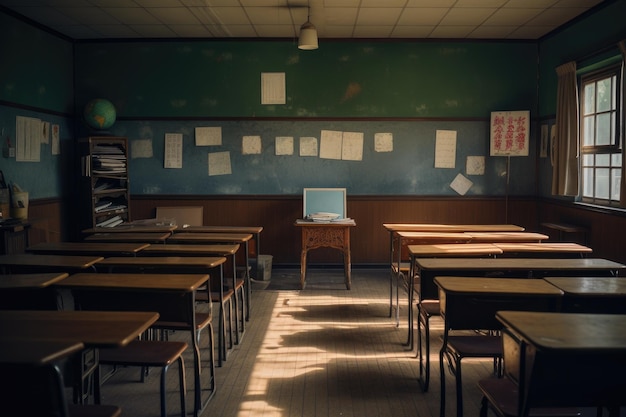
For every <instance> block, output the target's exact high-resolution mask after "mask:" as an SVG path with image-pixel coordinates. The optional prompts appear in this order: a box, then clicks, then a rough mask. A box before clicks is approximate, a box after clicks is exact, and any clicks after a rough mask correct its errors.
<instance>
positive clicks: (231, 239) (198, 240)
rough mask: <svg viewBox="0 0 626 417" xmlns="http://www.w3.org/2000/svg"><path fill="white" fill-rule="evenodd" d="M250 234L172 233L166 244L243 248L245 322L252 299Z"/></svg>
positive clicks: (247, 318) (248, 316) (248, 317)
mask: <svg viewBox="0 0 626 417" xmlns="http://www.w3.org/2000/svg"><path fill="white" fill-rule="evenodd" d="M252 236H253V235H252V233H223V232H222V233H217V232H216V233H201V232H189V233H186V232H185V233H184V232H181V233H174V234H173V235H172V237H170V238H169V239H168V243H179V244H205V245H206V244H213V243H237V244H240V245H242V246H243V248H244V262H245V263H244V269H245V271H244V280H245V284H244V286H245V287H246V320H250V307H251V305H250V300H251V297H252V288H251V283H250V251H249V248H248V242H249V241H250V240H251V239H252Z"/></svg>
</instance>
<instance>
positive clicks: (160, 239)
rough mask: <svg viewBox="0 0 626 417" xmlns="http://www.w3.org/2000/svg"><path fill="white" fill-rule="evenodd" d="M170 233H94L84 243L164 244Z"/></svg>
mask: <svg viewBox="0 0 626 417" xmlns="http://www.w3.org/2000/svg"><path fill="white" fill-rule="evenodd" d="M171 234H172V233H171V232H160V233H159V232H127V233H119V232H114V233H94V234H93V235H89V236H86V237H85V241H86V242H126V243H165V241H166V240H167V238H168V237H170V235H171Z"/></svg>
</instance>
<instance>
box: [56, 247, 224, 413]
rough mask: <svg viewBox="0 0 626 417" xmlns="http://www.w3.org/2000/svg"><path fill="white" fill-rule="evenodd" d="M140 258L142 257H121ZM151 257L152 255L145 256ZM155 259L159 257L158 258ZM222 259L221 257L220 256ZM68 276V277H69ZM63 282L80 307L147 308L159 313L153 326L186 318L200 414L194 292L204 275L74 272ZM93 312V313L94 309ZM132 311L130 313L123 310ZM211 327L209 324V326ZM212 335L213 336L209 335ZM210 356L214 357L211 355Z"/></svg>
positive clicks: (204, 278) (197, 340) (198, 359)
mask: <svg viewBox="0 0 626 417" xmlns="http://www.w3.org/2000/svg"><path fill="white" fill-rule="evenodd" d="M123 259H132V260H134V259H142V258H123ZM146 259H152V258H146ZM157 259H158V258H157ZM221 259H222V261H223V260H224V258H221ZM69 278H71V279H69ZM69 278H68V280H67V281H66V282H63V281H61V282H60V283H59V284H58V285H59V286H62V287H65V288H70V289H72V291H73V292H74V293H75V297H76V301H77V303H78V304H79V305H81V308H84V309H95V308H97V309H98V310H105V311H106V310H110V309H112V308H115V309H119V308H128V309H133V310H136V309H140V308H141V309H149V310H151V311H155V312H158V315H159V321H156V320H155V323H154V324H155V327H159V324H160V322H163V321H164V322H179V321H185V320H183V319H181V316H184V317H186V321H189V322H190V329H191V337H190V339H191V340H190V344H191V346H192V350H193V356H194V387H195V388H194V390H195V413H194V415H195V416H197V415H199V414H200V413H201V412H202V410H203V409H204V407H205V406H206V403H207V402H208V399H207V400H206V401H204V402H203V401H202V398H201V397H202V392H201V383H200V375H201V360H200V347H199V340H200V337H199V334H198V333H197V332H196V325H195V316H196V305H195V304H196V301H195V294H196V292H197V291H198V289H199V288H200V287H201V286H203V285H205V284H207V281H208V280H209V275H207V274H125V273H123V274H102V273H92V274H85V273H82V274H75V275H72V276H71V277H69ZM107 291H109V292H114V293H115V294H116V295H115V297H107V296H106V295H105V294H106V292H107ZM93 313H94V314H95V312H93ZM126 314H132V313H126ZM209 329H212V327H209ZM209 337H212V336H209ZM209 340H210V341H211V343H210V349H211V350H210V354H211V355H213V344H212V339H209ZM211 357H213V356H211ZM208 371H209V372H210V374H211V377H212V378H213V377H214V375H215V373H214V372H215V369H214V368H213V366H211V368H210V369H208Z"/></svg>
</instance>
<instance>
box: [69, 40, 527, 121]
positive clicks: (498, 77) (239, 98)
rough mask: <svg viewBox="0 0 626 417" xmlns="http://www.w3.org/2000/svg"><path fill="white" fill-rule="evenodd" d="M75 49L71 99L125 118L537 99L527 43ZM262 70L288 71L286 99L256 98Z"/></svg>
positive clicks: (346, 114)
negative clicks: (104, 102) (96, 103)
mask: <svg viewBox="0 0 626 417" xmlns="http://www.w3.org/2000/svg"><path fill="white" fill-rule="evenodd" d="M75 56H76V58H75V63H76V97H77V100H76V102H77V104H78V105H79V106H82V105H84V104H85V103H87V102H88V101H89V100H90V99H92V98H95V97H104V98H108V99H109V100H111V101H112V102H113V103H114V104H115V105H116V107H117V109H118V113H119V116H120V117H122V118H132V119H145V118H163V117H165V118H181V117H183V118H184V117H188V118H194V117H195V118H202V117H214V118H228V117H280V118H284V117H305V118H320V117H324V118H327V117H333V118H335V117H336V118H350V117H393V118H397V117H424V118H432V117H444V118H458V117H463V118H467V117H485V115H486V114H488V113H489V112H490V111H492V110H494V109H500V110H502V109H517V108H521V107H524V108H529V106H535V102H536V81H537V78H536V73H537V69H536V65H537V59H536V56H537V49H536V43H534V42H504V41H500V42H495V41H493V42H485V41H483V42H480V41H476V42H426V41H422V42H419V41H415V42H406V41H405V42H400V41H398V42H337V41H335V42H332V41H327V42H324V41H323V40H322V41H321V44H320V48H319V49H318V50H315V51H301V50H299V49H297V47H296V45H295V43H294V42H291V41H210V40H198V41H192V40H187V41H155V42H79V43H77V44H76V55H75ZM263 72H284V73H285V79H286V81H285V86H286V103H285V104H281V105H262V104H261V100H260V98H261V87H260V84H261V83H260V80H261V74H262V73H263ZM520 105H521V106H520ZM530 110H531V111H534V110H535V108H534V107H533V108H530Z"/></svg>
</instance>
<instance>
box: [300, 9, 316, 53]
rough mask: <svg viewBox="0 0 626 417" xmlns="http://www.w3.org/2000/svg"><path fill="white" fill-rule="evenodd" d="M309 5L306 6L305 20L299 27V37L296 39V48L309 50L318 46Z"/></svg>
mask: <svg viewBox="0 0 626 417" xmlns="http://www.w3.org/2000/svg"><path fill="white" fill-rule="evenodd" d="M310 17H311V6H310V5H309V6H308V13H307V19H306V22H305V23H304V24H303V25H302V26H301V27H300V38H299V39H298V49H303V50H306V51H310V50H313V49H317V48H318V47H319V45H318V43H317V29H315V26H313V23H311V20H310Z"/></svg>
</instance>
